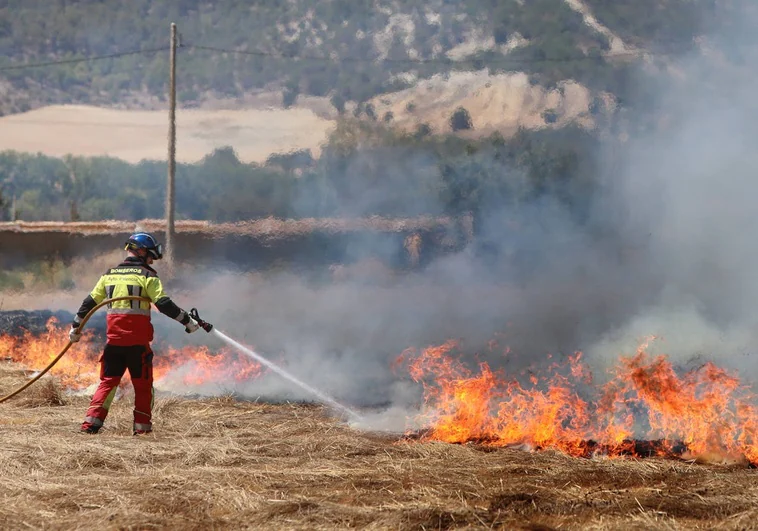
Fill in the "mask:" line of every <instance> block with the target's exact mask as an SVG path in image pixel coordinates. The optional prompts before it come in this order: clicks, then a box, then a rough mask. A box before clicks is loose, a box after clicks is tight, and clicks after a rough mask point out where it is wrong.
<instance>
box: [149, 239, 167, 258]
mask: <svg viewBox="0 0 758 531" xmlns="http://www.w3.org/2000/svg"><path fill="white" fill-rule="evenodd" d="M147 254H149V255H150V256H152V257H153V259H154V260H160V259H161V258H163V244H160V243H159V244H158V245H156V246H155V247H153V248H152V249H148V250H147Z"/></svg>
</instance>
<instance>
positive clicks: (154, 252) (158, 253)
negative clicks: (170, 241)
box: [124, 232, 163, 260]
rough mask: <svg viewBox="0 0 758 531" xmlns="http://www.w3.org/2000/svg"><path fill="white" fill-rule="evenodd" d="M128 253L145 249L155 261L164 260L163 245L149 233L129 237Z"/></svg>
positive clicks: (139, 233)
mask: <svg viewBox="0 0 758 531" xmlns="http://www.w3.org/2000/svg"><path fill="white" fill-rule="evenodd" d="M124 249H126V250H127V251H136V250H138V249H145V250H146V251H147V254H148V256H151V257H152V258H153V260H160V259H161V258H163V245H161V244H160V243H158V240H156V239H155V237H154V236H153V235H152V234H149V233H147V232H137V233H135V234H132V235H131V236H129V239H128V240H126V247H124Z"/></svg>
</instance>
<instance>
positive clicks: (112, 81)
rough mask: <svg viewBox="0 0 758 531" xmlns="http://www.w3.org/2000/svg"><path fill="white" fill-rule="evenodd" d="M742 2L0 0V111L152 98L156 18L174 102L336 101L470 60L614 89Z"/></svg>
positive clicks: (156, 75)
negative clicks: (644, 61) (174, 53)
mask: <svg viewBox="0 0 758 531" xmlns="http://www.w3.org/2000/svg"><path fill="white" fill-rule="evenodd" d="M743 3H744V2H736V3H735V2H722V1H715V2H714V1H707V0H696V1H691V0H690V1H686V0H670V1H659V0H647V1H645V2H635V3H618V2H615V3H608V2H597V1H581V0H537V1H532V2H520V1H518V0H507V1H503V0H497V1H494V0H466V1H463V2H454V3H451V2H446V1H443V0H434V1H432V2H420V1H419V0H394V1H382V2H367V1H355V0H349V1H348V0H330V1H325V2H319V3H318V5H316V6H314V5H313V4H312V3H310V2H305V1H303V0H295V1H292V2H287V3H284V4H282V3H280V2H266V1H259V2H255V3H254V4H252V6H251V5H250V4H249V3H248V2H242V1H229V2H225V3H224V4H223V8H222V7H221V6H220V5H215V4H212V3H207V2H201V1H199V0H185V1H182V2H178V3H177V2H169V1H168V0H159V1H148V0H135V1H133V2H129V3H128V5H127V4H126V3H117V4H105V3H103V2H99V1H96V0H79V1H75V2H71V1H64V0H53V1H47V0H25V1H20V0H15V1H10V2H6V3H4V7H2V8H0V52H2V54H1V55H2V59H1V60H0V80H2V83H0V94H2V95H3V97H2V98H1V99H0V111H2V112H4V113H6V114H7V113H14V112H19V111H24V110H29V109H31V108H36V107H39V106H42V105H45V104H62V103H76V104H83V103H86V104H94V105H107V106H112V105H121V106H124V105H126V106H130V107H133V108H156V107H157V106H161V105H162V103H161V102H162V101H165V94H166V86H167V79H168V77H167V70H168V53H167V51H166V48H167V44H168V28H169V23H170V22H176V23H177V24H178V27H179V30H180V34H181V39H180V40H181V47H180V49H179V58H178V64H179V72H180V77H179V98H180V102H181V104H183V105H185V106H198V105H199V106H204V105H206V104H208V103H209V102H212V101H214V100H217V99H218V98H237V99H239V98H242V97H244V96H245V95H249V94H254V93H257V92H260V91H263V90H268V91H271V90H283V91H284V97H283V102H284V103H286V104H290V103H293V102H295V101H296V100H297V97H298V95H301V94H302V95H313V96H319V97H327V98H330V99H331V100H332V103H333V105H334V107H335V109H337V110H339V111H342V110H344V109H346V108H347V109H349V108H350V103H351V102H352V103H353V104H359V103H362V102H366V101H368V100H370V99H371V98H372V97H375V96H377V95H380V94H386V93H392V92H396V91H397V90H401V89H409V88H412V87H414V86H415V85H416V81H417V80H425V79H430V78H432V77H433V76H439V75H447V74H449V73H452V72H456V71H472V70H473V71H482V70H483V69H487V70H488V71H489V72H491V73H492V74H494V75H499V74H503V73H508V72H523V73H524V74H526V75H528V77H529V79H530V81H531V82H533V83H539V84H541V85H543V86H544V87H545V88H546V89H547V90H550V89H551V88H552V87H554V85H555V84H556V83H557V82H559V81H565V80H573V81H574V82H576V83H579V84H581V85H582V86H584V87H587V89H588V90H590V91H592V92H593V93H602V92H609V93H612V94H615V95H616V96H617V97H618V96H619V95H620V94H622V93H624V90H625V86H626V84H627V82H628V74H629V70H630V68H635V64H637V63H639V62H640V60H641V57H642V55H641V54H642V52H653V53H655V54H657V53H661V54H663V56H664V57H668V56H669V55H670V54H672V53H674V54H684V53H687V52H688V51H691V50H694V49H696V48H697V46H698V44H697V41H696V38H698V37H701V36H704V35H709V34H711V33H712V32H716V31H719V30H720V29H723V28H724V27H726V26H727V25H728V22H729V21H731V20H733V18H734V13H735V12H740V11H739V10H740V9H741V7H742V4H743ZM738 4H739V5H738ZM651 11H654V12H656V16H655V17H650V16H649V14H650V12H651ZM140 50H141V51H140ZM131 52H135V53H131ZM113 54H115V55H117V57H108V56H111V55H113ZM122 54H125V55H122ZM103 56H106V57H103ZM87 57H101V58H100V59H98V60H92V61H90V60H85V58H87ZM56 62H60V64H52V65H47V66H45V67H40V68H27V67H25V65H31V64H35V63H56ZM632 103H633V102H631V101H629V98H626V97H625V98H624V104H625V105H630V104H632ZM496 110H497V108H495V109H493V110H488V112H493V111H496ZM542 110H545V109H542ZM393 112H394V111H393ZM395 114H397V113H395Z"/></svg>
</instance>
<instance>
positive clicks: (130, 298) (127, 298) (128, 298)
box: [0, 295, 213, 404]
mask: <svg viewBox="0 0 758 531" xmlns="http://www.w3.org/2000/svg"><path fill="white" fill-rule="evenodd" d="M116 301H144V302H151V301H150V299H148V298H146V297H139V296H137V295H126V296H124V297H113V298H111V299H105V300H104V301H103V302H101V303H100V304H98V305H97V306H95V307H94V308H92V309H91V310H90V311H89V312H87V315H85V316H84V319H82V322H81V323H79V327H78V330H79V332H81V331H82V330H83V329H84V326H85V325H86V324H87V321H89V319H90V317H92V316H93V315H94V314H95V312H96V311H98V310H99V309H100V308H102V307H103V306H106V305H108V304H110V303H112V302H116ZM189 315H190V317H191V318H192V319H194V320H195V321H196V322H197V324H198V325H200V327H201V328H203V329H204V330H205V331H206V332H210V331H211V330H212V329H213V325H212V324H210V323H206V322H205V321H203V320H202V319H200V316H199V315H198V313H197V310H196V309H195V308H192V310H191V311H190V313H189ZM71 345H73V343H72V342H71V341H69V342H68V343H66V346H65V347H63V350H61V351H60V353H59V354H58V355H57V356H56V357H55V358H53V360H52V361H51V362H50V363H49V364H48V365H47V367H45V368H44V369H42V370H41V371H39V372H38V373H37V375H36V376H35V377H34V378H32V379H31V380H29V381H28V382H26V383H25V384H24V385H22V386H21V387H19V388H18V389H16V390H15V391H13V392H12V393H10V394H8V395H6V396H4V397H2V398H0V404H2V403H3V402H5V401H6V400H9V399H11V398H13V397H14V396H16V395H17V394H19V393H20V392H21V391H24V390H25V389H27V388H28V387H30V386H31V385H32V384H33V383H34V382H36V381H37V380H39V379H40V378H42V377H43V376H44V375H45V374H46V373H47V372H48V371H49V370H50V369H52V368H53V367H54V366H55V364H56V363H58V362H59V361H60V359H61V358H62V357H63V355H64V354H66V352H68V349H70V348H71Z"/></svg>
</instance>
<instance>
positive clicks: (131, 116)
mask: <svg viewBox="0 0 758 531" xmlns="http://www.w3.org/2000/svg"><path fill="white" fill-rule="evenodd" d="M333 125H334V122H333V121H331V120H327V119H324V118H320V117H319V116H317V115H316V114H315V113H314V112H313V111H311V110H309V109H303V108H293V109H245V110H199V109H187V110H185V109H178V110H177V151H176V158H177V161H179V162H184V163H192V162H196V161H199V160H200V159H202V158H203V157H204V156H205V155H207V154H208V153H210V152H212V151H213V150H214V149H215V148H218V147H222V146H232V147H233V148H234V149H235V151H236V152H237V155H238V156H239V158H240V159H241V160H242V161H244V162H263V161H265V160H266V158H267V157H268V156H269V155H271V154H272V153H282V152H287V151H292V150H298V149H310V150H311V151H312V152H313V154H314V156H317V155H318V154H319V150H320V145H321V144H322V143H323V141H324V140H325V139H326V136H327V134H328V132H329V131H330V129H331V128H332V126H333ZM167 135H168V113H167V111H132V110H116V109H104V108H99V107H90V106H85V105H56V106H50V107H43V108H40V109H35V110H33V111H30V112H27V113H22V114H13V115H8V116H3V117H0V145H1V146H2V149H7V150H16V151H22V152H32V153H37V152H39V153H43V154H45V155H49V156H55V157H60V156H63V155H67V154H73V155H81V156H101V155H107V156H111V157H116V158H119V159H123V160H126V161H128V162H139V161H141V160H144V159H148V160H165V159H166V153H167V149H168V148H167Z"/></svg>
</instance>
